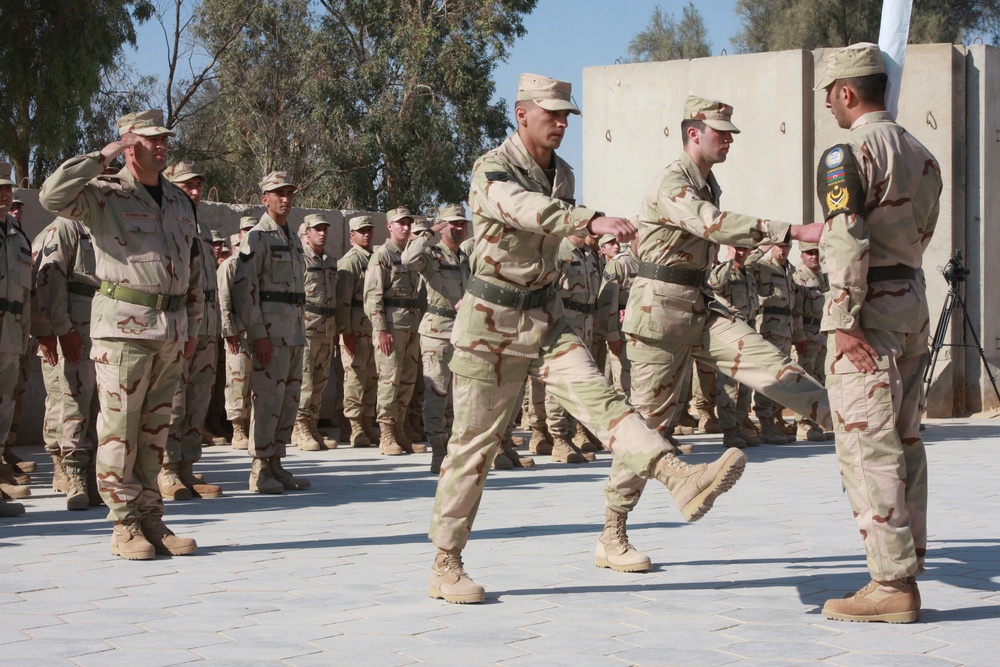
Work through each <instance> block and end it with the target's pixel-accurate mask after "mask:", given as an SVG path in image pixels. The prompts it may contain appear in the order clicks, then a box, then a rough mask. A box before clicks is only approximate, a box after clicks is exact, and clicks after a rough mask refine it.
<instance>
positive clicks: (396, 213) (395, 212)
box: [385, 206, 413, 223]
mask: <svg viewBox="0 0 1000 667" xmlns="http://www.w3.org/2000/svg"><path fill="white" fill-rule="evenodd" d="M406 218H409V219H410V222H411V223H412V222H413V214H412V213H410V209H408V208H406V207H405V206H400V207H399V208H394V209H392V210H391V211H389V212H388V213H386V214H385V220H386V222H399V221H400V220H404V219H406Z"/></svg>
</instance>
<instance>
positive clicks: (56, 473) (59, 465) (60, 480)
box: [52, 454, 69, 493]
mask: <svg viewBox="0 0 1000 667" xmlns="http://www.w3.org/2000/svg"><path fill="white" fill-rule="evenodd" d="M68 489H69V481H68V480H67V479H66V467H65V464H64V463H63V457H62V456H60V455H59V454H52V490H53V491H56V492H58V493H66V491H67V490H68Z"/></svg>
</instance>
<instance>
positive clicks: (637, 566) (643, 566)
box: [594, 556, 653, 572]
mask: <svg viewBox="0 0 1000 667" xmlns="http://www.w3.org/2000/svg"><path fill="white" fill-rule="evenodd" d="M594 565H596V566H597V567H604V568H607V569H609V570H614V571H615V572H646V571H647V570H650V569H651V568H652V567H653V564H652V563H651V562H647V563H633V564H632V565H615V564H614V563H612V562H611V561H609V560H607V559H605V558H599V557H597V556H594Z"/></svg>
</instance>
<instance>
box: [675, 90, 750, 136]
mask: <svg viewBox="0 0 1000 667" xmlns="http://www.w3.org/2000/svg"><path fill="white" fill-rule="evenodd" d="M684 119H685V120H700V121H701V122H703V123H705V125H708V126H709V127H710V128H712V129H713V130H718V131H720V132H732V133H733V134H739V133H740V129H739V128H738V127H736V126H735V125H733V122H732V121H733V108H732V107H731V106H729V105H728V104H726V103H725V102H720V101H719V100H710V99H707V98H704V97H698V96H697V95H688V98H687V101H686V102H684Z"/></svg>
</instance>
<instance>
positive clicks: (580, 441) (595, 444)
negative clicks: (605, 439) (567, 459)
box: [573, 422, 604, 452]
mask: <svg viewBox="0 0 1000 667" xmlns="http://www.w3.org/2000/svg"><path fill="white" fill-rule="evenodd" d="M573 444H574V445H576V446H577V448H578V449H579V450H580V451H581V452H599V451H601V450H602V449H604V446H603V445H601V441H600V440H598V439H597V438H596V437H594V436H592V435H591V433H590V431H588V430H587V427H586V426H584V425H583V424H581V423H580V422H577V423H576V435H574V436H573Z"/></svg>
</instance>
